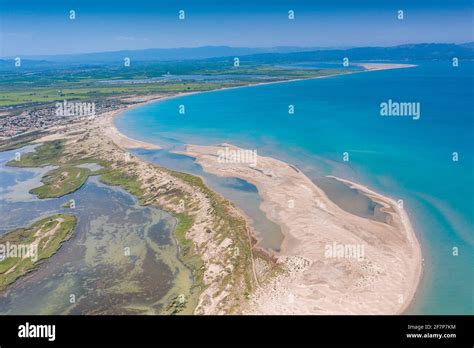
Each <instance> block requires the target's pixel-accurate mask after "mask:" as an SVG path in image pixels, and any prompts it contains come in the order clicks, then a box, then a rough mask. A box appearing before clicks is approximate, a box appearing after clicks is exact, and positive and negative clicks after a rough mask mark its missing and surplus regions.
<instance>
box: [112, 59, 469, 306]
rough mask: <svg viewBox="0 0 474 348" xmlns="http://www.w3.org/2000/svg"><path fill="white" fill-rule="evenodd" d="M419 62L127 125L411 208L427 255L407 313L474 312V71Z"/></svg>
mask: <svg viewBox="0 0 474 348" xmlns="http://www.w3.org/2000/svg"><path fill="white" fill-rule="evenodd" d="M412 63H414V64H417V65H418V66H417V67H415V68H409V69H396V70H386V71H375V72H368V73H355V74H350V75H341V76H334V77H330V78H322V79H312V80H304V81H294V82H287V83H277V84H270V85H260V86H253V87H245V88H237V89H229V90H222V91H215V92H206V93H200V94H195V95H189V96H184V97H179V98H171V99H166V100H162V101H158V102H155V103H151V104H147V105H145V106H142V107H138V108H134V109H131V110H129V111H127V112H125V113H123V114H122V115H120V116H119V117H117V118H116V125H117V127H118V128H119V129H120V131H122V132H123V133H124V134H127V135H128V136H130V137H133V138H136V139H140V140H144V141H148V142H152V143H156V144H160V145H162V146H165V149H166V150H167V151H170V150H174V149H179V148H181V147H182V146H183V144H185V143H192V144H215V143H221V142H228V143H232V144H235V145H238V146H242V147H246V148H251V149H256V150H257V151H258V153H259V154H260V155H269V156H273V157H276V158H279V159H282V160H285V161H287V162H289V163H291V164H294V165H297V166H298V167H299V168H300V169H302V170H303V171H304V172H305V173H306V174H307V175H308V176H309V177H310V178H311V179H313V180H314V181H315V182H317V183H318V182H320V183H321V182H323V181H324V180H325V179H324V177H325V176H326V175H336V176H339V177H342V178H345V179H349V180H353V181H357V182H360V183H363V184H365V185H367V186H369V187H371V188H373V189H375V190H377V191H378V192H380V193H383V194H386V195H389V196H391V197H393V198H395V199H397V200H398V199H402V200H403V201H404V207H405V208H406V210H407V211H408V213H409V216H410V218H411V220H412V223H413V225H414V226H415V229H416V232H417V235H418V238H419V240H420V243H421V245H422V249H423V256H424V274H423V279H422V282H421V284H420V287H419V290H418V293H417V296H416V299H415V301H414V303H413V304H412V306H411V307H410V309H409V311H408V313H413V314H416V313H421V314H464V313H468V314H474V303H473V301H474V300H473V298H474V296H473V295H474V294H473V288H474V267H473V266H474V234H473V227H474V188H473V184H474V154H473V149H474V139H473V131H474V124H473V123H474V121H473V117H474V98H473V97H474V95H473V91H474V79H473V76H474V74H473V72H474V71H473V70H474V62H464V61H462V60H461V64H460V66H459V67H457V68H454V67H452V66H451V64H450V62H412ZM389 99H391V100H392V101H395V102H415V103H420V104H419V105H420V110H421V117H420V119H418V120H413V119H412V117H382V116H381V115H380V103H382V102H387V101H388V100H389ZM290 104H291V105H294V108H295V113H294V114H289V113H288V106H289V105H290ZM180 105H184V106H185V114H184V115H183V114H180V113H179V112H178V110H179V106H180ZM344 152H347V153H348V155H349V161H347V162H344V161H343V153H344ZM453 152H457V153H458V155H459V160H458V161H453V159H452V154H453ZM148 159H149V158H148ZM208 180H212V179H208ZM453 248H457V249H458V255H457V256H455V255H453Z"/></svg>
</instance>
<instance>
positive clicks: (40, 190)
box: [7, 140, 138, 198]
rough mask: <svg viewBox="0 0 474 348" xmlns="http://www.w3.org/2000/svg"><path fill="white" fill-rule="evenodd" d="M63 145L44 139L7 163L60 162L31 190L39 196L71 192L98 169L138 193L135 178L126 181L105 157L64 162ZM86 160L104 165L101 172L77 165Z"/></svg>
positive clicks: (111, 179) (36, 165) (35, 164)
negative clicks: (32, 148) (32, 149)
mask: <svg viewBox="0 0 474 348" xmlns="http://www.w3.org/2000/svg"><path fill="white" fill-rule="evenodd" d="M64 147H65V144H64V141H62V140H54V141H49V142H45V143H43V144H41V145H39V146H38V147H37V148H36V149H35V151H33V152H29V153H26V154H23V155H22V156H21V158H20V160H19V161H16V160H11V161H9V162H8V163H7V165H8V166H12V167H22V168H26V167H41V166H45V165H58V166H59V168H55V169H53V170H50V171H49V172H47V173H46V174H45V175H44V176H43V177H42V178H41V182H42V183H43V186H40V187H36V188H34V189H32V190H30V193H31V194H34V195H37V196H38V198H58V197H62V196H64V195H67V194H69V193H72V192H74V191H76V190H78V189H80V188H81V187H82V185H84V183H85V182H86V180H87V178H88V177H89V176H90V175H95V174H99V173H105V174H106V176H105V179H104V182H105V181H107V180H108V182H110V183H111V184H112V182H114V180H115V181H120V180H121V182H118V183H116V185H122V184H123V185H124V186H125V185H126V186H127V188H130V189H131V191H133V192H135V193H138V192H137V185H136V184H135V183H134V181H133V180H130V181H129V182H128V183H127V181H126V180H125V179H126V178H125V177H120V175H119V173H118V172H116V171H114V170H112V169H109V167H110V164H109V163H107V162H105V161H98V160H93V159H88V158H84V159H81V160H76V161H72V162H70V163H65V164H64V163H61V161H62V157H63V156H62V155H63V153H64ZM84 163H97V164H99V165H101V166H102V167H104V168H103V169H101V170H99V171H98V172H92V171H91V170H90V169H87V168H80V167H77V165H80V164H84Z"/></svg>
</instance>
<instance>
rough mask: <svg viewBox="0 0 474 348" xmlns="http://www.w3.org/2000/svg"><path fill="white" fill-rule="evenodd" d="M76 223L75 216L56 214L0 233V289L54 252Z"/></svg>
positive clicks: (29, 270)
mask: <svg viewBox="0 0 474 348" xmlns="http://www.w3.org/2000/svg"><path fill="white" fill-rule="evenodd" d="M75 225H76V217H75V216H73V215H65V214H57V215H52V216H49V217H47V218H43V219H41V220H38V221H36V222H34V223H33V224H32V225H31V226H29V227H26V228H18V229H15V230H13V231H10V232H7V233H5V234H3V235H2V236H0V259H1V260H2V261H0V291H2V290H4V289H5V288H6V287H7V286H8V285H9V284H12V283H13V282H15V281H16V280H17V279H18V278H20V277H21V276H23V275H25V274H26V273H28V272H31V271H32V270H34V269H35V268H36V267H37V265H38V264H40V263H41V262H42V261H43V260H45V259H47V258H49V257H51V256H52V255H54V254H55V253H56V252H57V251H58V250H59V248H60V247H61V245H62V243H64V242H65V241H66V240H68V239H69V238H71V236H72V234H73V232H74V227H75Z"/></svg>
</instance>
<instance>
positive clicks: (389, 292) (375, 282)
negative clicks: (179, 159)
mask: <svg viewBox="0 0 474 348" xmlns="http://www.w3.org/2000/svg"><path fill="white" fill-rule="evenodd" d="M225 146H226V147H232V149H238V148H236V147H233V146H231V145H230V144H226V145H225ZM218 149H219V147H218V146H196V145H188V146H187V149H186V151H183V152H181V153H184V154H186V155H189V156H192V157H195V158H196V159H197V161H198V163H199V164H201V166H203V168H204V170H206V171H208V172H211V173H213V174H216V175H221V176H237V177H240V178H242V179H244V180H247V181H249V182H251V183H252V184H254V185H256V186H257V188H258V190H259V193H260V195H261V196H262V200H263V201H262V205H261V209H262V210H263V211H264V212H265V213H266V214H267V216H268V218H269V219H271V220H273V221H275V222H277V223H278V224H279V225H280V226H281V228H282V232H283V233H284V235H285V239H284V241H283V244H282V248H281V252H280V254H279V258H280V259H281V260H282V262H285V263H286V264H287V265H288V266H289V269H290V272H289V276H288V277H281V279H278V280H276V281H275V282H273V283H271V284H268V286H267V287H263V288H262V289H261V290H260V292H257V295H256V297H255V298H254V299H253V303H252V304H251V306H250V308H249V309H248V311H247V313H248V314H400V313H403V312H404V311H405V310H406V308H407V307H408V306H409V305H410V303H411V302H412V300H413V298H414V295H415V293H416V289H417V287H418V284H419V281H420V277H421V262H422V259H421V250H420V246H419V243H418V240H417V238H416V235H415V234H414V231H413V228H412V226H411V224H410V221H409V219H408V216H407V215H406V213H405V212H403V211H402V210H401V209H398V207H397V205H396V202H395V201H394V200H393V199H391V198H388V197H385V196H382V195H380V194H377V193H375V192H374V191H372V190H370V189H368V188H367V187H365V186H363V185H360V184H356V183H352V182H350V181H347V180H344V179H339V178H337V180H340V181H342V182H344V183H346V184H348V185H351V186H353V187H355V188H357V189H359V190H360V191H362V192H363V193H364V194H365V195H367V196H368V197H369V198H371V199H373V200H374V201H376V202H377V203H379V204H382V205H383V206H384V208H383V209H385V210H387V211H388V212H390V214H391V217H392V219H393V223H392V224H390V225H388V224H384V223H380V222H376V221H372V220H369V219H366V218H362V217H359V216H355V215H353V214H350V213H348V212H346V211H343V210H342V209H341V208H339V207H338V206H337V205H336V204H335V203H333V202H332V201H331V200H330V199H329V198H328V197H327V196H326V194H325V193H324V192H323V191H322V190H321V189H320V188H319V187H317V186H316V185H315V184H314V183H313V182H312V181H311V180H310V179H309V178H308V177H306V176H305V175H304V174H303V173H302V172H296V171H295V170H294V169H293V168H292V167H291V166H290V165H288V164H287V163H286V162H282V161H279V160H276V159H274V158H271V157H262V156H258V159H259V160H258V163H259V164H258V167H257V168H252V167H249V166H248V165H245V164H231V165H229V164H222V163H218V161H217V155H216V153H217V151H218ZM256 169H257V170H256ZM290 200H292V201H293V202H294V207H293V208H291V209H290V208H289V207H288V206H287V202H289V201H290ZM308 216H311V217H312V218H311V219H310V218H308ZM382 237H383V238H382ZM334 242H335V243H336V244H338V245H356V244H364V246H365V251H366V257H367V263H366V264H363V265H361V264H362V263H359V262H358V261H354V260H350V259H343V260H341V259H336V260H334V259H327V258H326V257H325V255H324V247H325V246H327V245H330V244H332V243H334ZM394 260H395V261H394ZM364 262H365V261H364ZM346 271H347V272H346ZM320 274H323V276H318V275H320ZM351 278H353V279H351ZM361 282H362V284H359V283H361ZM349 289H350V290H349ZM346 290H347V291H346ZM397 296H401V301H400V303H399V302H398V301H399V299H398V298H397ZM376 297H378V299H376V300H374V298H376ZM341 298H345V299H347V300H346V301H345V302H343V303H341V302H340V301H341ZM290 299H291V303H289V302H288V301H290ZM282 303H286V304H284V305H282ZM366 303H369V304H370V305H369V306H364V304H366ZM342 304H343V305H342ZM308 308H312V309H311V310H308Z"/></svg>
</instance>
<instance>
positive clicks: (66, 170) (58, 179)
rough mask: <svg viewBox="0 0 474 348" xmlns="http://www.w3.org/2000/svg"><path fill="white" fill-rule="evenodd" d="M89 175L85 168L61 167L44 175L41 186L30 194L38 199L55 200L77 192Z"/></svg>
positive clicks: (89, 172)
mask: <svg viewBox="0 0 474 348" xmlns="http://www.w3.org/2000/svg"><path fill="white" fill-rule="evenodd" d="M90 174H91V170H89V169H86V168H78V167H69V166H63V167H60V168H57V169H53V170H51V171H49V172H48V173H46V175H45V176H43V178H42V179H41V182H42V183H43V184H44V185H43V186H40V187H37V188H34V189H32V190H31V191H30V193H31V194H34V195H37V196H38V198H57V197H62V196H64V195H67V194H68V193H71V192H74V191H76V190H78V189H79V188H80V187H81V186H82V185H84V183H85V182H86V180H87V178H88V177H89V175H90Z"/></svg>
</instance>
